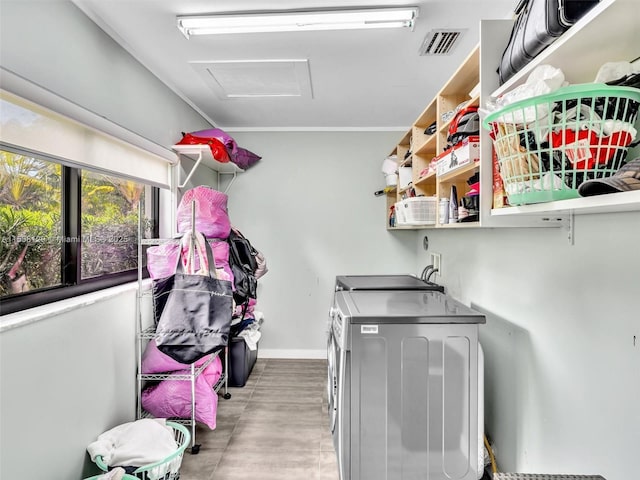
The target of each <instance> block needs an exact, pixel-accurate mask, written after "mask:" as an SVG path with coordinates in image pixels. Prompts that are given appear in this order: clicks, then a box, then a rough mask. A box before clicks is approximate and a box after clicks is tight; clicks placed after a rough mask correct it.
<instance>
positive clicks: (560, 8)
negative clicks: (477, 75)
mask: <svg viewBox="0 0 640 480" xmlns="http://www.w3.org/2000/svg"><path fill="white" fill-rule="evenodd" d="M598 2H599V0H521V1H520V3H519V4H518V6H517V7H516V10H515V13H516V16H517V17H516V21H515V23H514V25H513V30H512V31H511V37H510V38H509V43H508V44H507V48H506V49H505V51H504V53H503V54H502V60H501V61H500V65H499V66H498V76H499V77H500V84H503V83H504V82H506V81H507V80H508V79H509V78H511V77H512V76H513V75H514V74H515V73H517V72H519V71H520V70H521V69H522V68H523V67H524V66H525V65H526V64H527V63H529V62H530V61H531V60H533V59H534V58H535V57H536V55H538V54H539V53H540V52H542V51H543V50H544V49H545V48H547V47H548V46H549V45H551V44H552V43H553V42H554V41H555V40H556V39H557V38H558V37H559V36H560V35H562V34H563V33H564V32H566V31H567V30H568V29H569V27H570V26H571V25H573V24H574V23H575V22H576V21H578V20H579V19H580V18H581V17H582V16H584V14H585V13H587V12H588V11H589V10H591V9H592V8H593V7H594V6H595V5H596V4H597V3H598Z"/></svg>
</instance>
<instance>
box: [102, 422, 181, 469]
mask: <svg viewBox="0 0 640 480" xmlns="http://www.w3.org/2000/svg"><path fill="white" fill-rule="evenodd" d="M167 426H168V427H171V428H172V429H173V435H174V438H175V440H176V443H177V444H178V448H177V450H176V451H175V452H173V453H172V454H171V455H169V456H168V457H167V458H165V459H163V460H160V461H158V462H155V463H150V464H149V465H143V466H141V467H139V468H137V469H136V470H135V471H134V472H133V474H132V475H133V477H132V478H135V479H136V480H177V479H179V478H180V466H181V465H182V457H183V455H184V451H185V449H186V448H187V445H189V442H190V441H191V434H190V433H189V430H188V429H187V428H186V427H185V426H184V425H180V424H179V423H176V422H167ZM95 462H96V465H97V466H98V468H100V469H101V470H103V471H105V472H106V471H107V470H108V465H106V464H105V463H104V461H103V459H102V456H101V455H98V456H96V459H95Z"/></svg>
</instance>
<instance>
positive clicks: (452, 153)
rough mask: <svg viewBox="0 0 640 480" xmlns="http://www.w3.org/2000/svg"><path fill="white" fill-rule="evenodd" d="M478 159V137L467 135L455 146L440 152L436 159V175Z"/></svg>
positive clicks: (451, 170)
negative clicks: (438, 157)
mask: <svg viewBox="0 0 640 480" xmlns="http://www.w3.org/2000/svg"><path fill="white" fill-rule="evenodd" d="M479 161H480V137H477V136H472V137H467V138H465V139H464V140H463V141H462V142H461V143H459V144H458V145H456V146H455V147H453V148H451V149H449V150H447V151H446V152H444V153H443V154H441V157H440V159H439V160H438V173H437V175H438V176H439V177H440V176H442V175H445V174H447V173H449V172H453V171H454V170H456V169H458V168H460V167H463V166H465V165H467V164H469V163H471V162H479Z"/></svg>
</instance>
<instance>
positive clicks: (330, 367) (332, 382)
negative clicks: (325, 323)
mask: <svg viewBox="0 0 640 480" xmlns="http://www.w3.org/2000/svg"><path fill="white" fill-rule="evenodd" d="M336 348H337V345H336V342H335V339H334V337H333V333H332V332H329V338H328V339H327V404H328V413H329V427H330V428H331V433H333V432H334V431H335V429H336V418H337V407H338V370H337V361H336Z"/></svg>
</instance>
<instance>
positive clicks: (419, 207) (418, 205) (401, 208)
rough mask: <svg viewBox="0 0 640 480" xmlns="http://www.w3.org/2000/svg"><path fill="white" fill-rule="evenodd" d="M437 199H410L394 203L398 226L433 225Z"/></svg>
mask: <svg viewBox="0 0 640 480" xmlns="http://www.w3.org/2000/svg"><path fill="white" fill-rule="evenodd" d="M437 203H438V199H437V198H436V197H410V198H405V199H404V200H402V201H400V202H398V203H396V212H397V213H396V215H397V217H396V218H397V219H398V225H435V223H436V209H437Z"/></svg>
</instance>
